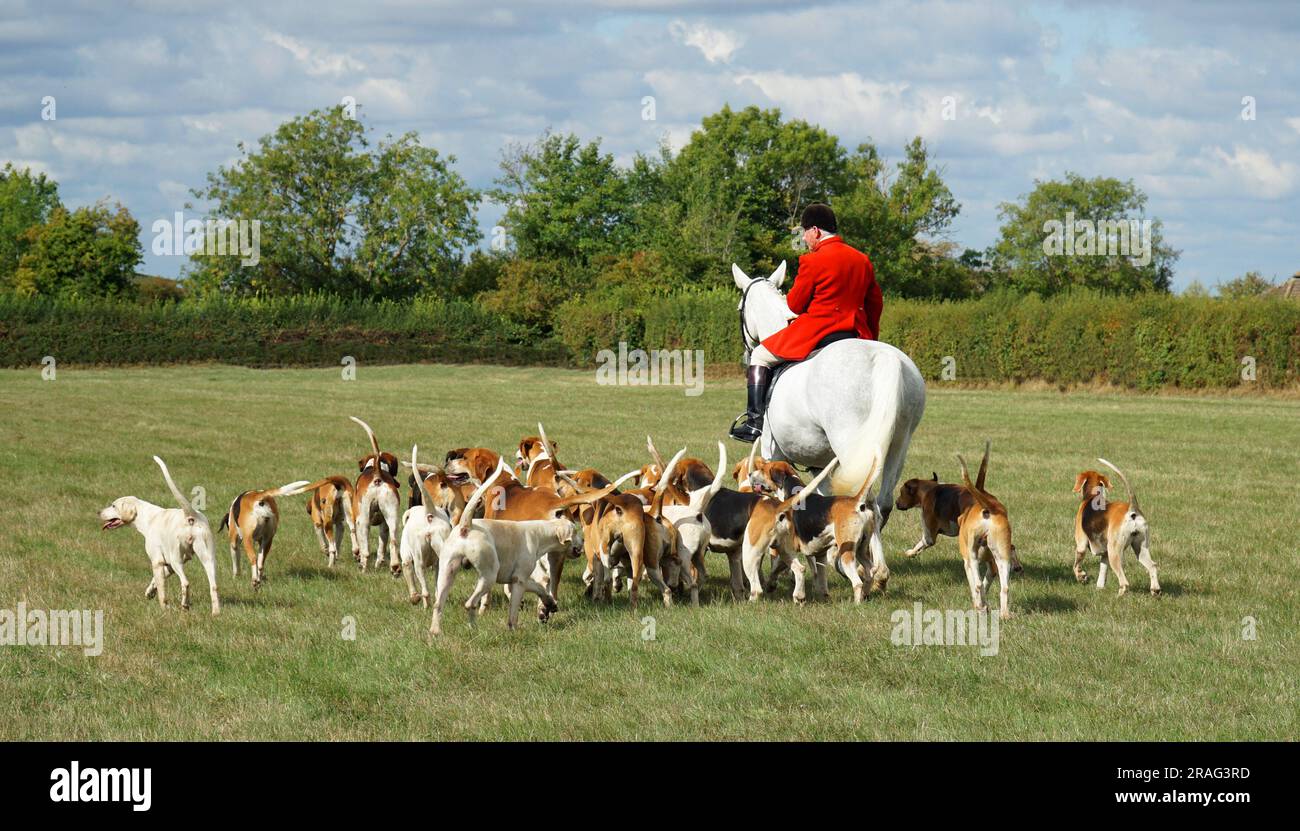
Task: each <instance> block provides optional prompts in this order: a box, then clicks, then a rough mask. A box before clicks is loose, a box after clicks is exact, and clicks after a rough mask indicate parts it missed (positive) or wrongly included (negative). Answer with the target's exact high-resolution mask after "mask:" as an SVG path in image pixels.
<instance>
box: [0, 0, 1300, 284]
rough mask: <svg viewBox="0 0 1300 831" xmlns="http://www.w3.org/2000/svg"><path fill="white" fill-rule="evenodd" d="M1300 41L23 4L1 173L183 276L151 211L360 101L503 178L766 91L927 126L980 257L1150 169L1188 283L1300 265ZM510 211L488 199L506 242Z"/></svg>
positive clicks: (896, 145)
mask: <svg viewBox="0 0 1300 831" xmlns="http://www.w3.org/2000/svg"><path fill="white" fill-rule="evenodd" d="M1298 45H1300V3H1297V2H1294V0H1285V1H1284V2H1269V3H1264V2H1251V0H1236V2H1232V3H1222V2H1201V0H1182V1H1181V2H1164V0H1150V2H1146V3H1143V4H1140V5H1137V4H1131V3H1124V4H1108V3H1090V2H1071V3H1068V4H1063V3H1042V2H1038V3H1020V4H1017V3H1008V2H960V3H956V2H881V3H866V2H853V3H847V2H845V3H840V2H801V3H797V4H796V3H790V2H767V0H755V1H754V2H737V1H736V0H730V1H729V2H720V1H719V2H685V0H639V1H638V0H602V1H601V2H591V3H576V2H569V0H551V2H502V3H487V2H480V3H450V2H421V3H416V2H362V3H358V2H355V1H354V0H350V1H349V2H336V1H335V0H314V2H310V3H301V4H295V3H283V4H270V3H238V2H231V0H222V1H221V2H213V1H212V0H188V2H185V3H176V2H161V0H158V1H157V2H155V1H154V0H144V1H143V2H134V3H101V2H59V1H58V0H54V1H51V0H44V1H43V2H26V0H0V164H3V163H4V162H6V161H9V162H13V163H14V164H15V165H17V166H19V167H31V168H32V169H33V170H37V171H43V172H45V173H47V174H49V175H50V176H52V177H53V178H54V179H56V180H57V181H58V182H59V187H60V193H61V196H62V198H63V200H64V202H65V203H66V204H69V205H73V206H77V205H85V204H91V203H94V202H96V201H97V200H100V199H104V198H108V199H110V200H116V201H120V202H122V203H123V204H125V205H126V206H127V207H128V208H129V209H130V210H131V212H132V214H133V215H134V216H135V217H136V219H137V220H139V221H140V224H141V229H142V233H141V242H142V244H143V245H144V248H145V261H144V263H143V264H142V265H141V268H140V270H141V271H144V272H148V273H152V274H161V275H164V276H168V277H175V276H178V275H179V273H180V271H181V269H182V266H183V265H184V264H185V258H184V257H183V256H157V255H154V254H153V253H152V251H151V250H150V249H151V248H152V240H153V236H154V234H153V233H152V231H151V226H152V223H153V222H154V221H155V220H157V219H171V218H172V217H173V215H174V214H175V212H176V211H180V210H184V209H185V206H186V203H187V202H195V200H194V198H193V197H192V195H191V194H190V189H191V188H194V187H197V186H200V185H202V184H203V182H204V181H205V177H206V175H207V174H208V172H210V171H213V170H215V169H216V168H217V166H219V165H222V164H230V163H231V162H233V161H235V160H236V159H237V158H238V157H239V150H238V144H239V143H240V142H245V143H249V144H252V143H254V142H256V141H257V139H259V138H260V137H262V136H264V135H266V134H267V133H269V132H271V131H272V130H273V129H274V128H275V127H276V126H277V125H278V124H280V123H281V122H283V121H285V120H287V119H290V118H292V117H295V116H298V115H302V114H305V113H307V112H308V111H310V110H312V109H316V108H324V107H329V106H333V105H336V104H338V103H340V102H341V101H342V100H343V98H344V97H345V96H350V97H351V98H352V99H354V100H355V101H356V104H357V108H358V110H359V112H360V114H361V117H362V119H363V120H364V122H365V123H366V125H367V126H368V127H370V128H372V130H373V136H372V137H373V138H382V137H383V136H384V135H386V134H394V135H398V134H401V133H404V132H407V131H410V130H414V131H416V132H417V133H418V134H419V135H420V137H421V140H422V141H423V142H424V143H426V144H428V145H430V146H432V147H435V148H437V149H438V151H439V152H440V153H442V154H444V155H445V154H451V155H453V156H455V157H456V165H455V169H456V170H457V171H458V172H459V173H460V174H461V175H462V176H464V177H465V179H466V180H467V181H468V182H469V183H470V185H472V186H475V187H480V188H483V187H489V186H491V184H492V180H493V178H494V177H495V176H496V174H497V164H498V161H499V157H500V151H501V148H502V147H504V146H505V145H506V144H507V143H509V142H528V141H530V140H534V139H536V138H537V137H538V136H539V135H541V133H542V132H543V131H544V130H546V129H548V128H549V129H552V130H555V131H559V132H574V133H576V134H578V135H579V136H580V137H582V138H583V139H584V140H589V139H594V138H600V139H601V142H602V147H603V148H604V149H605V150H606V151H608V152H610V153H613V154H614V155H615V157H616V158H617V159H619V160H620V161H622V162H628V161H629V160H631V159H632V158H633V157H634V155H635V154H636V153H637V152H652V151H654V149H655V148H656V146H657V145H658V143H659V142H660V141H661V140H664V139H666V140H667V141H668V142H669V144H670V145H671V146H672V147H674V148H679V147H681V146H682V145H683V144H684V143H685V142H686V141H687V140H688V139H689V138H690V134H691V131H692V130H693V129H695V128H697V127H698V125H699V123H700V120H701V118H703V117H704V116H705V115H708V114H709V113H712V112H715V111H717V110H718V109H719V108H721V107H722V106H723V105H724V104H730V105H731V106H732V107H733V108H739V107H744V106H748V105H750V104H756V105H758V106H761V107H777V108H779V109H780V110H781V112H782V113H783V114H784V115H786V116H787V117H796V118H802V119H805V120H807V121H810V122H812V123H815V124H819V125H820V126H822V127H824V128H826V129H827V130H829V131H831V132H832V133H834V134H836V135H837V136H838V137H839V138H840V140H841V141H842V142H843V143H844V145H845V146H846V147H848V148H853V147H855V146H856V145H857V144H858V143H859V142H863V141H868V140H869V141H872V142H874V143H875V144H876V146H877V147H878V148H879V149H880V151H881V153H882V154H883V155H884V156H885V157H886V158H889V159H892V160H897V159H899V158H901V156H902V152H903V148H904V145H905V143H906V142H907V141H908V140H910V139H911V138H912V137H913V136H917V135H919V136H921V137H922V138H923V139H924V140H925V141H926V143H927V145H928V147H929V148H930V151H931V153H932V157H933V158H934V159H935V161H936V162H937V164H939V165H940V166H941V168H942V170H943V174H944V180H945V181H946V183H947V184H948V186H949V187H950V188H951V190H952V191H953V194H954V196H955V197H956V198H957V200H958V201H959V202H960V203H961V214H960V215H959V217H958V218H957V220H956V221H955V222H954V224H953V226H952V227H951V229H950V230H949V233H948V238H949V239H951V240H952V241H954V242H956V243H957V244H958V245H960V246H962V247H970V248H980V249H982V248H984V247H986V246H988V245H990V244H992V243H993V242H994V241H995V240H996V239H997V235H998V226H999V219H998V206H999V204H1001V203H1003V202H1007V201H1013V200H1016V199H1018V198H1020V197H1022V196H1023V195H1024V194H1026V193H1028V192H1029V191H1030V190H1032V188H1033V186H1034V182H1035V180H1036V179H1050V178H1059V177H1061V176H1063V174H1064V173H1065V172H1066V171H1074V172H1077V173H1080V174H1083V175H1085V176H1103V175H1104V176H1114V177H1118V178H1121V179H1132V180H1133V181H1134V182H1135V183H1136V184H1137V185H1138V187H1140V188H1141V189H1142V190H1143V191H1145V192H1146V194H1147V195H1148V197H1149V201H1148V205H1147V209H1148V215H1149V216H1154V217H1157V218H1159V219H1160V220H1162V221H1163V223H1164V230H1165V237H1166V241H1167V242H1168V243H1170V244H1171V245H1172V246H1173V247H1174V248H1175V249H1177V250H1179V251H1180V252H1181V257H1180V259H1179V261H1178V263H1177V265H1176V267H1175V268H1176V271H1175V278H1174V287H1175V289H1182V288H1185V287H1186V286H1187V285H1188V284H1189V283H1191V282H1192V281H1198V282H1200V283H1202V284H1204V285H1206V286H1211V287H1212V286H1214V285H1215V284H1217V283H1219V282H1222V281H1226V280H1229V279H1231V278H1233V277H1236V276H1239V275H1241V274H1243V273H1245V272H1246V271H1250V270H1256V271H1260V272H1262V273H1263V274H1264V276H1265V277H1267V278H1269V279H1271V280H1275V281H1276V280H1278V279H1281V278H1283V277H1286V276H1289V275H1291V274H1293V273H1295V272H1297V271H1300V48H1297V46H1298ZM647 96H649V97H651V98H652V99H653V118H647V117H646V115H647V114H648V113H647V106H646V103H645V102H646V98H647ZM51 98H52V99H53V102H52V103H53V110H52V112H51V107H50V100H49V99H51ZM945 99H949V100H947V101H946V100H945ZM945 103H947V104H949V105H950V106H948V107H947V111H946V112H945ZM50 115H53V118H49V116H50ZM945 115H951V116H952V117H951V118H946V117H945ZM203 207H204V205H203V204H202V203H197V204H195V208H196V209H197V210H191V211H189V212H187V214H186V216H187V218H192V217H196V216H200V215H201V213H202V208H203ZM500 214H501V209H500V208H499V206H495V205H492V204H485V205H484V206H483V207H482V208H481V209H480V214H479V223H480V226H481V227H482V228H483V230H484V233H485V236H486V237H487V238H489V239H490V228H491V227H492V226H493V225H495V224H496V223H497V221H498V220H499V218H500ZM868 253H870V252H868ZM742 265H745V264H742ZM719 280H720V281H724V280H725V281H729V280H730V277H729V275H725V274H723V275H719Z"/></svg>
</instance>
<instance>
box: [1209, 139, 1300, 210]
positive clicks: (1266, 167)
mask: <svg viewBox="0 0 1300 831" xmlns="http://www.w3.org/2000/svg"><path fill="white" fill-rule="evenodd" d="M1214 157H1215V158H1216V159H1218V161H1219V162H1220V163H1221V164H1222V165H1224V166H1226V168H1227V170H1228V172H1229V175H1230V178H1231V179H1235V180H1237V181H1239V182H1240V183H1242V184H1244V185H1245V186H1246V188H1247V189H1248V190H1249V191H1250V193H1252V194H1254V195H1255V196H1258V197H1260V198H1263V199H1278V198H1280V197H1283V196H1286V195H1287V194H1289V193H1291V191H1292V190H1294V189H1295V185H1296V178H1297V174H1300V166H1297V165H1296V163H1295V162H1287V161H1283V162H1275V161H1273V157H1272V156H1270V155H1269V154H1268V151H1266V150H1252V149H1251V148H1248V147H1242V146H1240V145H1234V146H1233V148H1232V153H1228V152H1227V151H1225V150H1224V149H1223V148H1221V147H1216V148H1214Z"/></svg>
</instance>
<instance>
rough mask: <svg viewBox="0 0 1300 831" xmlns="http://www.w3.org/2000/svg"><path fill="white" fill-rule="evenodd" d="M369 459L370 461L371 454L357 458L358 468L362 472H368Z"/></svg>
mask: <svg viewBox="0 0 1300 831" xmlns="http://www.w3.org/2000/svg"><path fill="white" fill-rule="evenodd" d="M368 461H370V457H369V456H367V457H365V458H364V459H358V460H357V470H358V471H360V472H361V473H365V472H366V462H368Z"/></svg>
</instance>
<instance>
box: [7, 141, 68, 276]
mask: <svg viewBox="0 0 1300 831" xmlns="http://www.w3.org/2000/svg"><path fill="white" fill-rule="evenodd" d="M60 206H61V203H60V202H59V186H58V184H57V183H56V182H55V181H54V180H53V179H49V178H47V177H46V176H45V174H44V173H39V174H36V175H32V171H31V170H30V169H29V168H24V169H22V170H18V169H17V168H15V167H14V166H13V164H12V163H9V162H6V163H5V166H4V170H0V291H4V290H11V289H13V280H14V273H15V272H16V271H18V261H19V260H21V259H22V256H23V253H24V252H25V251H26V250H27V245H28V239H29V238H28V237H25V236H24V234H25V233H26V232H27V230H28V229H29V228H33V227H35V226H37V225H41V224H43V223H45V222H46V221H47V220H48V219H49V218H50V215H51V214H52V213H53V212H54V209H55V208H58V207H60Z"/></svg>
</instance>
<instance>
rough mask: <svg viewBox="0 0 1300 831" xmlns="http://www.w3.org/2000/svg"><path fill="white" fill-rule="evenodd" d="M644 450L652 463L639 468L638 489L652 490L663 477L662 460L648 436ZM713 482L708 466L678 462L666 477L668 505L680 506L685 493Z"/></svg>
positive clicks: (689, 461) (685, 460)
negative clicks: (669, 489) (639, 479)
mask: <svg viewBox="0 0 1300 831" xmlns="http://www.w3.org/2000/svg"><path fill="white" fill-rule="evenodd" d="M645 442H646V449H647V450H649V451H650V455H651V456H652V457H653V459H654V461H653V462H651V463H650V464H648V465H645V466H643V467H642V468H641V482H640V484H639V485H638V487H640V488H652V487H654V486H655V483H656V482H658V481H659V479H660V478H661V477H662V476H663V471H664V460H663V459H662V458H661V457H660V456H659V451H658V450H655V443H654V442H653V441H652V440H651V439H650V437H649V436H646V437H645ZM712 480H713V471H711V470H709V466H708V465H706V464H705V463H704V462H702V461H700V460H699V459H695V458H686V459H682V460H681V461H679V462H678V463H677V464H676V465H674V466H673V468H672V475H671V476H669V477H668V481H669V482H670V483H671V484H670V487H671V488H672V489H673V490H672V491H670V492H669V494H668V496H667V502H666V504H668V505H681V504H685V502H686V495H685V494H686V491H694V490H699V489H700V488H707V487H708V486H709V484H710V482H712Z"/></svg>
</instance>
